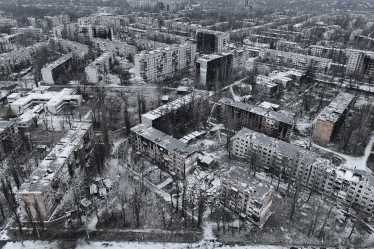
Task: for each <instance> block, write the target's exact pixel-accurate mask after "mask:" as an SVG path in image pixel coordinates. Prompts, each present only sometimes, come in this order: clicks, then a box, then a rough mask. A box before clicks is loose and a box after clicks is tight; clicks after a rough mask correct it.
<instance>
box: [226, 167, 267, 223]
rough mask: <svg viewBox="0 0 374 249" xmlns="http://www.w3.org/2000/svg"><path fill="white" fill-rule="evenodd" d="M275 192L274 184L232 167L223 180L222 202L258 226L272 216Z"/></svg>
mask: <svg viewBox="0 0 374 249" xmlns="http://www.w3.org/2000/svg"><path fill="white" fill-rule="evenodd" d="M273 193H274V190H273V187H272V186H271V187H270V186H267V185H266V184H265V183H263V182H260V181H259V180H258V179H256V178H255V177H254V176H251V175H250V174H248V173H247V172H245V171H244V170H243V169H239V168H238V169H232V170H231V171H230V172H228V173H227V174H226V175H225V176H224V177H223V179H222V180H221V193H220V200H221V203H223V205H225V206H226V207H228V208H230V209H231V210H233V211H234V212H236V213H238V214H239V215H240V216H241V217H242V218H246V219H248V220H249V221H251V222H252V223H254V224H255V225H257V226H260V225H262V224H263V223H264V222H265V221H266V219H267V218H268V217H269V216H270V208H271V204H272V202H273Z"/></svg>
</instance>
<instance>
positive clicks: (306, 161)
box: [231, 128, 330, 187]
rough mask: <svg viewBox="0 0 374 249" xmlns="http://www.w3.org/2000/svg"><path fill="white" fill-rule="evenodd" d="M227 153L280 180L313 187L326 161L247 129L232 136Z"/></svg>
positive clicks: (328, 165)
mask: <svg viewBox="0 0 374 249" xmlns="http://www.w3.org/2000/svg"><path fill="white" fill-rule="evenodd" d="M231 141H232V147H231V152H232V154H233V155H234V156H236V157H238V158H242V159H245V160H248V161H249V163H250V164H251V165H252V166H253V167H254V166H255V167H259V168H262V169H263V170H265V171H267V172H270V173H272V174H274V175H276V176H279V174H281V177H282V178H284V179H290V178H294V179H297V180H298V181H300V184H302V185H303V186H306V187H313V186H314V184H315V183H316V181H317V180H319V179H320V174H323V172H325V168H328V167H330V162H329V161H328V160H326V159H323V158H321V157H320V156H319V155H318V154H316V153H314V152H312V151H309V150H306V149H303V148H301V147H298V146H295V145H292V144H290V143H286V142H284V141H281V140H278V139H275V138H271V137H269V136H266V135H265V134H262V133H259V132H257V131H253V130H249V129H247V128H243V129H241V130H240V131H239V132H238V133H237V134H236V135H235V136H234V137H232V140H231Z"/></svg>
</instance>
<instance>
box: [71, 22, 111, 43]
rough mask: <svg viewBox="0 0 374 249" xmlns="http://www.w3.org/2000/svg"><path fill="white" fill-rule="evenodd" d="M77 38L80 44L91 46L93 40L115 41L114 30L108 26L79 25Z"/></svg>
mask: <svg viewBox="0 0 374 249" xmlns="http://www.w3.org/2000/svg"><path fill="white" fill-rule="evenodd" d="M77 32H78V33H77V37H78V39H79V40H80V42H82V43H84V44H86V45H89V44H92V39H93V38H102V39H109V40H113V30H112V28H110V27H107V26H99V25H97V26H92V25H79V26H78V31H77Z"/></svg>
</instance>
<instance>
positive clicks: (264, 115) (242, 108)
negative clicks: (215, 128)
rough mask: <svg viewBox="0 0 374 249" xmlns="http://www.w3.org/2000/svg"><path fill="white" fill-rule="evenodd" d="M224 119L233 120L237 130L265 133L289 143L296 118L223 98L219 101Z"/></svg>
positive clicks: (220, 111) (219, 110)
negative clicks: (245, 129)
mask: <svg viewBox="0 0 374 249" xmlns="http://www.w3.org/2000/svg"><path fill="white" fill-rule="evenodd" d="M218 104H219V107H218V108H219V109H218V112H219V115H220V116H221V118H222V119H224V120H227V119H232V120H233V121H234V122H235V126H236V128H237V129H241V128H243V127H247V128H249V129H252V130H255V131H259V132H262V133H265V134H267V135H269V136H271V137H274V138H278V139H280V140H284V141H289V140H290V137H291V134H292V129H293V125H294V117H293V116H287V115H284V114H282V113H279V112H274V111H270V110H267V109H263V108H261V107H255V106H253V105H250V104H245V103H241V102H237V101H234V100H232V99H229V98H222V99H220V100H219V101H218Z"/></svg>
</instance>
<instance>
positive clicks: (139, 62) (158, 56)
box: [135, 42, 196, 82]
mask: <svg viewBox="0 0 374 249" xmlns="http://www.w3.org/2000/svg"><path fill="white" fill-rule="evenodd" d="M195 54H196V45H195V44H193V43H189V42H187V43H186V44H184V45H176V46H171V47H166V48H163V49H160V50H154V51H149V52H146V51H143V52H142V53H140V54H136V55H135V75H136V76H137V77H142V78H143V79H144V80H145V81H147V82H154V81H158V80H163V79H165V78H166V77H170V76H173V75H174V74H175V73H176V72H178V71H181V70H183V69H189V68H190V67H192V66H193V62H194V58H195Z"/></svg>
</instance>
